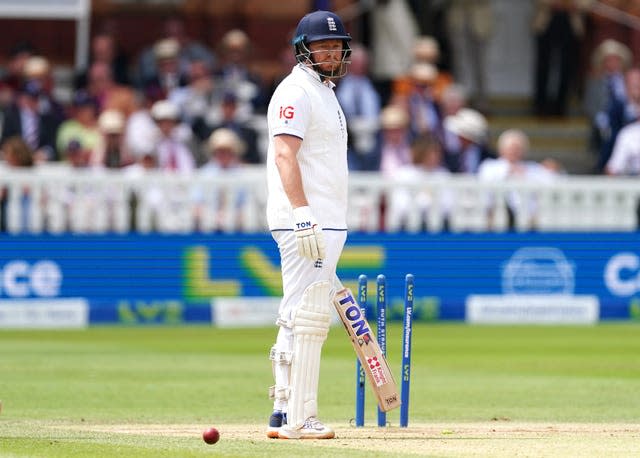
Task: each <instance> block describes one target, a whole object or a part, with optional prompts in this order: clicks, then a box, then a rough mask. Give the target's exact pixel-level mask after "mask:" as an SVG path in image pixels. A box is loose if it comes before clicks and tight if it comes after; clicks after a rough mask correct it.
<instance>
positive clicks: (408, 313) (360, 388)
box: [355, 274, 414, 428]
mask: <svg viewBox="0 0 640 458" xmlns="http://www.w3.org/2000/svg"><path fill="white" fill-rule="evenodd" d="M367 281H368V278H367V276H366V275H360V276H359V277H358V304H359V306H360V309H361V311H362V313H363V315H364V314H365V313H366V309H367ZM413 287H414V276H413V275H412V274H407V275H406V276H405V284H404V319H403V327H402V368H401V374H402V388H401V395H400V398H401V401H402V404H401V405H400V426H401V427H403V428H406V427H407V426H409V389H410V383H411V334H412V331H413ZM376 312H377V320H376V321H377V340H378V345H380V349H381V350H382V352H383V354H384V355H385V356H386V355H387V280H386V277H385V276H384V275H378V276H377V277H376ZM365 385H366V382H365V373H364V368H363V367H362V365H361V364H360V361H359V360H358V359H357V358H356V418H355V425H356V426H357V427H361V426H364V407H365ZM378 426H380V427H382V426H387V414H386V413H385V412H383V411H381V410H380V407H378Z"/></svg>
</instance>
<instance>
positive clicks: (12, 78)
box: [2, 41, 35, 95]
mask: <svg viewBox="0 0 640 458" xmlns="http://www.w3.org/2000/svg"><path fill="white" fill-rule="evenodd" d="M33 55H35V50H34V48H33V45H31V43H29V42H26V41H20V42H18V43H16V44H15V45H14V46H13V47H12V48H11V49H10V50H9V56H8V60H7V63H6V64H5V72H4V74H3V75H2V83H3V85H4V86H5V87H6V88H8V89H9V90H10V91H11V92H12V94H13V95H17V93H18V92H20V90H21V89H22V86H23V85H24V66H25V64H26V62H27V60H29V58H30V57H31V56H33Z"/></svg>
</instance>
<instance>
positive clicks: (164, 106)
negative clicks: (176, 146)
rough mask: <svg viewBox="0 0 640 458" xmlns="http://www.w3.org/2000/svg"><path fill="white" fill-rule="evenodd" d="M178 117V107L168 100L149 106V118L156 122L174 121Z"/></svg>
mask: <svg viewBox="0 0 640 458" xmlns="http://www.w3.org/2000/svg"><path fill="white" fill-rule="evenodd" d="M179 116H180V114H179V113H178V107H177V106H175V104H174V103H173V102H171V101H169V100H158V101H157V102H156V103H154V104H153V105H152V106H151V117H152V118H153V119H155V120H156V121H162V120H167V119H169V120H172V121H176V120H177V119H178V117H179Z"/></svg>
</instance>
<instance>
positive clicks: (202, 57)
mask: <svg viewBox="0 0 640 458" xmlns="http://www.w3.org/2000/svg"><path fill="white" fill-rule="evenodd" d="M162 29H163V30H162V36H161V37H159V38H158V41H160V40H162V39H171V40H174V41H175V42H176V43H177V44H178V52H177V60H178V68H179V72H180V75H182V76H186V75H187V74H188V71H189V66H190V63H191V62H192V61H194V60H199V61H203V62H205V64H206V66H207V67H208V68H214V66H215V63H216V56H215V54H214V53H213V51H212V50H211V49H209V48H208V47H207V46H205V45H204V44H202V43H200V42H198V41H197V40H195V39H194V38H192V37H190V36H189V34H188V33H187V29H186V27H185V24H184V21H183V20H182V19H181V18H178V17H171V18H168V19H167V20H166V21H165V23H164V24H163V27H162ZM158 41H156V42H155V43H154V45H155V44H157V43H158ZM137 74H138V75H137V77H138V82H139V84H140V87H142V85H143V83H144V82H145V81H152V80H154V79H156V77H157V76H158V67H157V62H156V55H155V49H154V46H150V47H147V48H145V49H144V50H143V51H142V53H141V54H140V58H139V61H138V65H137Z"/></svg>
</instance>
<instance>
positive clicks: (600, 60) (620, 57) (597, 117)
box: [584, 39, 633, 171]
mask: <svg viewBox="0 0 640 458" xmlns="http://www.w3.org/2000/svg"><path fill="white" fill-rule="evenodd" d="M632 59H633V58H632V54H631V50H630V49H629V48H628V47H627V46H625V45H624V44H622V43H620V42H618V41H615V40H610V39H607V40H605V41H603V42H602V43H601V44H600V45H599V46H598V47H597V48H596V50H595V51H594V54H593V56H592V68H593V72H592V74H591V75H590V76H589V78H588V79H587V85H586V88H585V98H584V109H585V112H586V114H587V115H588V116H589V118H590V119H591V124H592V145H593V149H594V150H595V151H596V152H597V154H598V166H597V167H598V171H602V170H603V168H604V165H605V164H606V163H607V161H608V160H609V157H610V156H611V150H612V148H613V142H614V139H613V136H612V126H611V124H610V119H609V116H608V115H607V112H608V111H609V110H610V108H611V107H612V106H613V105H615V104H620V103H624V101H625V100H626V89H625V83H624V72H625V71H626V70H627V69H628V68H629V66H630V65H631V61H632Z"/></svg>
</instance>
